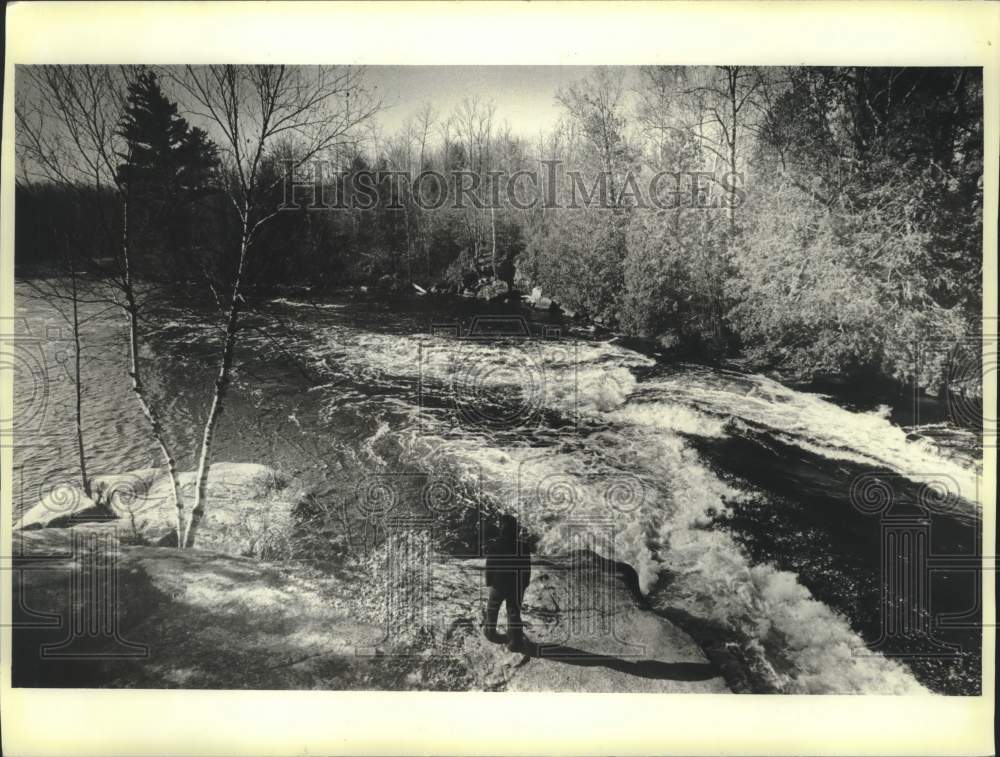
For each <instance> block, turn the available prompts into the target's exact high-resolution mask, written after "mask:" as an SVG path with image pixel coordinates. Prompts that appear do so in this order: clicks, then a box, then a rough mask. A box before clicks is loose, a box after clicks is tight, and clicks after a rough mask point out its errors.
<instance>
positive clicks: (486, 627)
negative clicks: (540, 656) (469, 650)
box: [483, 513, 531, 652]
mask: <svg viewBox="0 0 1000 757" xmlns="http://www.w3.org/2000/svg"><path fill="white" fill-rule="evenodd" d="M530 581H531V547H530V545H529V544H528V541H527V540H526V539H525V538H524V537H523V535H522V533H521V528H520V525H519V524H518V522H517V518H515V517H514V516H513V515H509V514H507V513H504V514H503V515H501V516H500V523H499V527H498V528H496V530H495V532H494V533H493V534H492V538H488V539H487V540H486V585H487V586H488V587H489V590H490V596H489V599H488V600H487V602H486V610H485V612H484V613H483V634H484V635H485V636H486V638H487V639H489V640H490V641H493V642H498V643H499V642H500V641H501V638H500V636H499V635H498V634H497V618H498V617H499V615H500V605H501V604H504V603H506V605H507V648H508V649H510V651H512V652H525V651H526V650H527V648H528V644H527V641H526V640H525V638H524V624H523V622H522V621H521V603H522V601H523V600H524V592H525V591H526V590H527V588H528V584H529V583H530Z"/></svg>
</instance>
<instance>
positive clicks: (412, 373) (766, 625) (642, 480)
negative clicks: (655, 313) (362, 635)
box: [311, 327, 978, 693]
mask: <svg viewBox="0 0 1000 757" xmlns="http://www.w3.org/2000/svg"><path fill="white" fill-rule="evenodd" d="M311 357H312V359H313V360H314V361H315V363H316V364H318V365H320V366H321V367H323V368H326V369H333V368H334V366H336V370H344V371H347V372H348V373H350V374H353V375H354V376H355V378H356V379H358V380H361V381H365V382H368V383H370V384H372V385H375V386H385V387H387V388H391V389H393V390H394V392H395V394H394V396H393V398H392V399H391V404H392V405H393V406H394V409H395V410H396V411H397V413H399V414H401V415H402V416H404V417H406V418H408V419H409V422H407V423H405V424H403V426H402V427H399V428H396V429H394V430H393V433H394V434H396V435H397V437H398V440H399V444H400V447H401V449H402V454H401V461H402V462H404V463H405V464H407V465H413V466H416V467H418V468H421V469H423V470H425V471H427V472H431V473H434V474H437V475H442V474H447V475H448V476H450V477H452V478H453V479H455V480H458V481H462V482H463V483H464V484H465V485H466V486H465V491H467V492H480V495H481V496H485V497H487V498H489V499H490V500H491V501H493V502H494V503H496V504H497V505H498V506H500V507H503V508H506V509H509V510H512V511H516V512H517V513H518V514H519V516H520V517H521V519H522V521H523V522H525V523H526V524H527V525H528V526H529V528H531V530H532V531H533V532H534V533H535V534H536V535H537V536H538V537H539V539H540V549H541V551H542V552H545V551H548V550H551V551H552V552H559V551H562V550H564V549H565V548H566V546H567V545H568V544H569V543H570V542H571V541H572V540H574V539H578V537H579V535H580V533H581V532H584V533H588V532H589V535H590V537H591V538H592V543H593V544H594V545H595V548H596V549H597V550H598V551H602V552H604V553H605V556H607V557H612V558H613V559H616V560H622V561H625V562H627V563H629V564H630V565H632V566H633V567H634V568H635V569H636V571H637V573H638V575H639V580H640V585H641V588H642V590H643V591H644V592H650V591H652V590H653V589H654V588H656V586H657V585H658V582H660V581H661V578H662V577H663V576H664V575H669V576H670V578H671V580H670V592H669V601H670V602H671V603H672V605H673V606H674V607H680V609H683V610H685V611H686V612H689V613H691V614H692V615H694V616H696V617H699V618H706V619H709V620H711V621H714V622H716V623H721V624H724V625H725V626H726V627H728V628H730V629H732V630H733V631H735V632H736V633H737V634H738V636H739V638H742V639H743V640H744V642H743V646H744V649H743V653H744V655H745V657H746V658H747V659H749V660H750V661H751V664H752V665H753V666H755V667H756V669H757V672H758V673H759V674H761V675H764V676H766V678H767V679H768V680H769V682H770V684H771V685H772V686H773V687H774V688H775V689H776V690H779V691H784V692H789V693H922V692H926V691H927V690H926V689H925V688H924V687H923V686H922V685H921V684H920V683H919V682H918V681H917V680H916V679H915V678H914V676H913V675H912V674H911V672H910V671H909V670H908V668H907V667H906V666H904V665H902V664H900V663H899V662H896V661H895V660H892V659H889V658H886V657H884V656H882V655H879V654H874V653H871V652H869V651H868V648H867V647H866V645H865V642H864V640H863V639H862V638H861V637H860V636H859V635H858V634H857V633H855V632H854V631H853V630H852V628H851V625H850V623H849V622H848V619H847V618H845V617H844V616H842V615H840V614H839V613H838V612H836V611H834V610H833V609H831V608H830V607H828V606H827V605H826V604H824V603H823V602H821V601H819V600H818V599H816V598H815V597H814V596H812V594H811V593H810V591H809V590H808V589H807V588H806V587H804V586H803V585H802V584H801V583H800V581H799V580H798V577H797V576H796V575H795V574H794V573H792V572H789V571H783V570H779V569H777V568H776V567H774V566H772V565H769V564H753V563H751V561H750V559H749V558H748V557H747V555H746V553H745V551H744V550H743V549H742V548H741V546H740V545H739V544H738V543H737V542H736V540H735V539H734V537H733V536H732V535H731V534H730V533H728V532H727V531H726V529H724V528H721V527H719V524H720V523H724V522H725V520H726V517H727V515H728V514H729V513H730V511H731V507H732V506H733V505H734V504H736V503H741V502H745V501H746V500H747V498H752V497H755V496H758V495H757V494H756V493H755V492H754V491H752V490H751V489H749V488H747V489H744V488H741V487H740V486H739V484H738V482H731V481H725V480H722V479H721V478H720V477H719V476H718V475H717V474H716V473H714V472H713V471H712V469H711V468H710V467H709V466H708V465H707V464H706V462H705V461H704V460H702V459H701V457H700V455H699V453H698V452H697V451H696V449H695V448H694V446H693V445H692V443H691V441H692V439H693V438H697V437H704V438H721V437H725V436H726V435H728V434H730V433H735V432H738V431H739V429H738V427H734V424H736V425H737V426H738V424H741V423H743V424H752V425H753V426H755V427H763V428H766V429H767V430H768V432H769V433H771V434H772V435H773V436H774V437H775V438H778V439H781V440H784V441H786V442H787V443H790V444H796V445H799V446H800V447H802V448H803V449H807V450H809V451H810V452H813V453H814V454H819V455H822V456H825V457H829V458H832V459H845V460H850V461H852V462H858V463H863V464H866V465H871V466H878V467H880V468H888V469H890V470H892V471H895V472H897V473H898V474H899V475H901V476H905V477H909V478H911V479H912V480H914V481H917V482H920V481H922V480H925V479H926V478H927V473H928V472H929V471H933V472H935V473H940V472H941V471H945V472H946V473H947V475H948V476H950V477H951V478H952V479H954V481H956V482H957V485H958V486H959V487H960V490H961V492H962V495H963V497H964V496H965V494H966V492H970V491H975V484H976V481H977V476H978V471H977V469H976V467H975V464H974V461H971V460H970V461H968V462H966V463H965V464H963V463H962V462H957V461H955V460H954V459H950V458H946V457H944V456H942V455H939V454H937V453H936V451H935V449H934V447H933V445H932V444H930V443H929V442H927V441H926V440H923V439H920V440H915V441H914V440H910V439H908V437H907V433H906V432H905V431H904V430H903V429H901V428H899V427H898V426H895V425H893V424H892V423H891V422H890V421H889V420H888V418H887V417H886V414H885V413H884V412H874V413H856V412H851V411H848V410H845V409H843V408H840V407H838V406H836V405H834V404H833V403H832V402H830V401H828V400H827V399H825V398H823V397H822V396H819V395H815V394H807V393H803V392H797V391H794V390H792V389H789V388H787V387H785V386H783V385H781V384H779V383H778V382H776V381H773V380H771V379H769V378H766V377H764V376H754V375H742V374H736V373H727V372H720V371H714V370H712V369H707V368H702V367H698V366H687V367H685V368H684V370H679V371H677V372H675V373H672V374H667V375H663V374H660V375H655V376H653V377H651V378H648V379H646V380H643V381H640V380H639V379H638V378H637V374H640V373H642V371H643V370H644V369H650V368H652V367H653V366H654V365H655V363H654V361H652V360H651V359H650V358H647V357H645V356H642V355H640V354H638V353H636V352H633V351H631V350H628V349H625V348H623V347H621V346H618V345H616V344H613V343H610V342H586V341H572V340H565V341H558V342H557V341H547V340H542V339H534V340H532V339H526V340H501V341H496V340H476V339H454V338H444V337H420V336H405V335H404V336H400V335H388V334H386V335H383V334H374V333H366V332H362V331H357V330H353V329H346V328H341V327H331V328H330V329H328V330H327V331H326V332H325V333H323V334H322V335H321V337H320V339H319V341H318V343H317V344H316V346H314V347H313V348H312V349H311ZM431 399H433V400H434V401H433V402H430V401H429V400H431ZM552 417H555V418H557V419H559V420H558V421H555V422H554V421H552ZM381 433H385V431H384V430H383V431H382V432H381ZM469 496H470V498H474V496H475V495H469ZM966 499H967V502H966V504H967V505H968V506H970V507H975V502H976V498H975V497H971V496H970V497H967V498H966ZM478 504H479V503H476V502H472V501H470V502H468V503H467V505H468V506H469V507H473V506H477V505H478ZM573 543H577V542H576V541H574V542H573Z"/></svg>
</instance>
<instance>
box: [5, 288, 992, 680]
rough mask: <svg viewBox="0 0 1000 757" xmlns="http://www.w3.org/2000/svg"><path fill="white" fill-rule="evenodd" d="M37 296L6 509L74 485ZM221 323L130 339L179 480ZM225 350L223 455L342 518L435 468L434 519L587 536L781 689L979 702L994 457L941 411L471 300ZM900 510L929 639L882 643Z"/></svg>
mask: <svg viewBox="0 0 1000 757" xmlns="http://www.w3.org/2000/svg"><path fill="white" fill-rule="evenodd" d="M26 294H27V291H26V290H25V289H24V288H23V286H21V285H19V287H18V295H19V297H18V301H17V315H18V317H19V333H20V334H21V339H22V341H21V342H20V346H19V347H18V350H19V352H18V357H17V360H16V368H17V370H18V373H17V376H18V378H17V382H16V385H15V408H16V413H17V415H18V421H17V425H16V428H15V430H16V431H17V432H18V433H19V436H18V439H27V438H32V439H36V440H38V443H37V444H32V445H31V446H30V447H28V446H23V445H19V446H17V447H16V455H15V466H16V473H17V474H18V475H19V476H20V491H21V498H20V502H19V503H18V505H17V506H18V507H24V506H27V505H30V504H31V503H33V502H34V501H35V500H36V499H37V497H38V496H40V495H41V494H43V493H44V492H45V490H46V489H47V487H51V486H53V485H55V484H57V483H60V482H63V481H66V480H67V479H69V480H73V479H74V477H75V476H77V475H78V470H79V469H78V465H77V457H76V452H75V447H74V438H73V430H72V396H73V391H72V390H73V383H72V373H71V372H70V371H69V367H70V365H71V362H70V361H68V360H67V358H68V356H70V355H72V351H71V344H69V343H68V342H67V340H66V337H67V336H68V334H69V332H68V329H67V326H66V323H65V321H63V320H61V319H60V317H59V315H58V314H57V313H56V312H55V311H54V310H52V308H51V307H50V306H49V305H47V304H46V303H44V302H40V301H38V300H35V299H32V298H29V297H27V296H25V295H26ZM85 315H86V316H87V319H88V320H87V321H86V322H85V325H84V351H83V356H84V366H85V367H84V380H83V391H84V404H85V423H84V426H85V432H86V435H87V445H88V453H89V462H90V466H91V469H92V471H93V472H96V473H102V472H112V471H121V470H127V469H132V468H138V467H144V466H148V465H156V464H159V462H160V460H159V458H158V457H157V453H156V448H155V446H154V445H153V444H152V442H151V440H150V438H149V434H148V432H147V430H146V424H145V422H144V420H143V418H142V416H141V414H140V412H139V410H138V408H137V406H136V404H135V402H134V401H133V400H132V399H131V397H130V394H129V389H128V381H127V377H126V376H125V373H124V358H125V352H124V344H125V343H124V340H123V329H122V322H121V319H120V316H119V315H118V313H117V312H116V311H114V310H106V308H104V307H102V306H99V305H88V306H87V307H86V308H85ZM216 320H217V319H216V318H214V317H212V314H210V313H209V312H207V311H201V312H199V311H197V310H195V309H192V308H189V307H185V308H181V307H179V306H177V305H176V303H175V304H173V305H161V306H160V307H158V308H157V309H156V311H155V313H154V314H152V316H151V318H150V321H149V326H148V329H147V333H146V335H145V337H146V338H145V339H144V341H145V342H146V343H147V345H148V346H147V351H146V353H145V358H146V361H147V362H146V365H147V373H148V380H149V382H150V383H151V386H152V388H153V391H154V393H155V394H156V396H157V397H158V402H159V404H160V406H161V407H162V408H163V413H164V415H165V417H166V419H167V425H168V427H169V429H170V435H171V437H172V439H173V440H174V446H175V448H176V449H177V450H178V451H180V452H181V454H180V455H179V457H180V460H179V463H180V465H181V466H182V468H190V467H193V464H194V453H195V441H196V438H197V436H198V435H199V433H200V424H201V422H202V419H203V417H204V415H205V411H206V408H207V403H208V399H209V394H208V393H209V387H210V386H211V381H212V379H213V377H214V371H215V359H214V356H215V354H216V350H217V349H218V343H219V341H220V337H221V331H220V329H219V327H218V326H217V325H214V324H215V323H216ZM239 345H240V346H239V349H238V354H237V365H236V369H235V381H234V389H233V396H232V398H231V400H230V401H229V402H228V403H227V407H226V412H225V413H224V414H223V417H222V421H221V423H220V427H219V431H218V435H217V438H218V441H217V447H216V450H215V459H217V460H232V461H254V462H262V463H265V464H268V465H272V466H274V467H277V468H279V469H281V470H283V471H284V472H286V473H288V474H291V475H295V476H297V477H298V478H299V479H300V480H302V481H303V482H304V483H305V484H307V485H308V486H310V487H311V488H312V489H313V490H314V491H315V492H316V494H317V499H318V500H319V501H327V502H338V503H341V505H342V506H343V507H346V508H348V509H351V510H352V512H355V513H357V512H361V513H364V512H366V511H368V510H371V509H378V508H382V509H385V508H387V507H390V506H392V504H393V500H392V497H393V496H396V495H397V494H398V493H399V492H400V491H402V492H404V496H406V494H405V492H407V491H409V490H408V489H407V487H406V486H405V485H402V486H397V485H396V484H398V483H399V482H400V481H404V480H405V479H406V478H407V477H410V476H414V475H423V476H431V477H433V479H434V480H435V481H436V482H438V486H437V489H436V490H434V496H435V497H436V498H437V499H438V502H437V503H436V505H438V507H436V508H432V511H433V512H442V510H441V507H440V506H442V505H443V506H445V507H446V509H448V510H449V512H450V513H452V515H451V516H449V518H450V521H453V520H454V518H453V514H454V511H455V510H456V509H458V510H462V509H463V508H464V509H472V508H474V507H477V506H479V505H480V504H482V503H483V502H484V501H488V502H489V503H492V504H494V505H496V506H500V507H504V508H517V509H518V510H519V512H520V513H521V517H522V519H523V520H524V521H525V522H526V524H527V525H528V526H529V527H530V528H531V530H532V531H533V533H534V534H535V536H536V537H537V538H538V540H539V549H540V550H541V551H542V552H545V551H552V552H557V551H560V550H564V549H565V548H566V547H567V545H568V544H569V543H571V541H573V540H574V539H577V538H578V537H579V535H580V534H581V533H583V534H585V535H586V534H588V533H589V534H591V535H592V536H593V538H594V539H596V542H595V543H597V544H602V545H603V549H604V550H605V551H607V552H613V556H614V558H615V559H617V560H623V561H625V562H628V563H629V564H631V565H632V566H633V567H634V568H635V569H636V571H637V572H638V575H639V579H640V584H641V588H642V590H643V591H644V592H646V593H647V594H648V596H649V597H650V599H651V602H652V605H653V607H654V608H656V609H658V610H661V611H663V612H674V613H676V611H682V612H683V614H684V615H685V616H686V617H692V618H697V619H699V621H702V622H703V625H704V624H707V625H708V626H710V627H714V628H718V629H722V630H723V631H724V632H725V634H726V635H727V638H730V639H732V640H733V643H734V644H736V645H738V646H739V647H740V653H741V654H742V655H743V657H744V658H745V659H746V660H747V662H748V665H749V666H750V667H751V668H752V669H753V670H754V673H755V675H756V676H757V677H758V679H759V680H763V681H765V682H766V685H767V687H769V688H770V689H773V690H778V691H785V692H790V693H873V692H886V693H909V692H921V691H927V690H930V691H936V692H940V693H949V694H970V693H976V692H978V691H979V687H980V683H979V678H980V640H979V630H978V628H977V623H978V617H979V616H978V611H977V609H976V601H975V598H976V593H977V587H976V582H975V574H974V573H971V572H968V571H964V572H963V571H962V570H960V568H956V567H954V566H953V567H952V568H949V567H948V566H949V565H951V564H952V563H949V560H952V561H953V562H954V561H960V560H961V559H963V558H968V557H969V556H972V555H976V554H978V548H979V525H980V513H979V509H978V501H979V495H978V489H977V485H978V479H979V475H980V470H981V456H982V449H981V445H980V440H979V438H978V437H977V435H976V434H974V433H972V432H969V431H966V430H963V429H960V428H957V427H955V426H953V425H952V424H950V423H948V422H947V419H946V418H945V417H943V416H942V417H941V418H938V419H936V420H937V422H936V423H935V424H934V425H933V426H928V427H927V428H918V429H914V428H911V427H904V426H901V425H899V424H898V422H896V421H895V420H894V416H893V414H892V412H891V411H890V409H889V408H887V407H883V406H877V405H875V406H871V407H864V406H858V405H856V404H855V405H853V406H850V407H848V406H846V405H845V404H842V403H841V404H838V402H836V401H834V400H833V399H831V398H828V397H824V396H821V395H818V394H813V393H807V392H803V391H796V390H793V389H790V388H788V387H786V386H784V385H782V384H780V383H778V382H777V381H774V380H772V379H770V378H767V377H764V376H760V375H747V374H742V373H737V372H733V371H727V370H721V369H718V368H709V367H705V366H701V365H693V364H676V363H669V362H666V361H663V360H660V359H657V358H656V357H655V356H653V357H650V356H648V355H645V354H642V353H640V352H637V351H635V350H632V349H629V348H627V347H626V346H624V344H622V343H620V342H617V341H616V340H613V339H608V338H604V339H600V338H596V337H594V336H593V335H591V334H589V333H588V332H587V331H585V330H580V329H576V330H572V329H571V330H566V329H564V328H561V327H560V325H559V324H558V323H556V322H554V321H552V319H551V318H550V317H549V316H539V315H537V314H535V315H530V316H528V317H525V315H524V313H522V312H520V311H516V310H510V311H506V312H499V311H498V310H497V308H496V306H488V305H485V304H482V303H476V302H472V301H464V302H458V303H456V302H453V301H448V302H444V301H440V300H438V301H435V300H429V299H421V298H410V299H398V300H395V301H388V300H385V299H380V298H378V297H374V296H369V295H366V294H362V293H360V292H353V293H345V294H342V295H339V296H335V297H329V298H325V299H324V300H323V301H321V302H315V303H314V302H307V301H305V300H294V299H286V298H280V299H271V300H267V301H264V302H261V303H259V305H258V307H256V308H255V311H254V312H253V313H251V314H249V315H248V316H247V317H246V318H245V327H244V330H243V332H242V334H241V338H240V343H239ZM39 377H47V380H45V381H39V380H38V378H39ZM393 492H395V494H394V493H393ZM396 504H397V506H398V505H399V503H398V502H397V503H396ZM900 517H906V518H909V520H908V521H907V523H908V524H909V525H908V526H907V527H909V528H916V529H918V530H920V529H923V530H925V531H926V532H927V533H928V534H929V539H930V541H929V549H930V552H931V553H932V555H933V557H932V560H937V561H938V562H937V563H935V566H936V568H935V570H934V572H931V573H929V574H928V575H929V579H928V580H930V582H931V583H930V599H929V600H928V601H927V602H925V603H924V604H922V605H920V606H919V607H915V608H912V609H913V612H914V613H915V615H914V616H913V618H911V619H910V620H911V625H913V624H917V625H920V623H919V621H921V620H926V621H927V623H930V624H931V627H932V628H933V636H934V639H933V640H932V639H928V638H926V634H924V635H921V634H916V635H915V636H914V635H913V634H911V635H910V637H909V638H902V637H901V636H900V635H899V634H898V633H894V629H896V626H889V627H888V628H889V632H888V633H886V632H885V628H886V623H884V622H883V620H884V618H885V617H886V615H887V614H892V613H894V612H902V611H903V610H901V609H900V608H898V607H896V606H895V605H894V604H893V602H892V601H891V600H892V599H893V596H894V595H893V594H892V592H891V591H890V593H889V600H890V601H889V603H888V605H886V606H883V605H882V603H881V597H882V587H883V584H884V583H886V582H887V581H889V580H890V579H889V578H883V576H884V575H885V576H889V573H891V571H892V569H893V568H892V567H891V565H889V567H886V565H887V564H895V563H893V561H892V560H884V559H883V558H884V557H885V555H886V554H887V552H886V548H885V547H884V545H885V544H886V543H887V542H886V538H887V537H886V533H888V531H887V528H889V527H891V526H893V524H894V523H895V524H898V523H901V522H902V521H899V520H898V518H900ZM893 519H896V520H893ZM446 520H447V519H446ZM350 524H351V520H350V518H348V519H347V520H346V526H345V528H346V529H347V530H348V531H350ZM889 531H891V528H889ZM361 537H362V535H361V534H358V533H353V534H351V535H349V536H348V537H347V538H348V540H350V539H352V538H361ZM573 543H576V542H573ZM888 554H889V555H890V557H891V556H892V554H894V553H893V552H892V551H891V550H890V552H889V553H888ZM609 556H611V555H609ZM904 557H905V556H904ZM886 571H889V572H886ZM529 603H530V596H529ZM903 609H906V610H907V611H908V610H909V609H910V608H903ZM970 610H971V612H969V611H970ZM921 613H922V614H921ZM944 613H950V615H948V616H947V617H945V618H944V620H943V622H942V623H938V622H937V621H938V620H941V616H942V614H944ZM893 617H895V616H893ZM880 637H885V638H881V639H880ZM937 642H943V643H945V644H950V645H951V646H950V647H942V646H940V645H939V644H938V643H937ZM876 648H877V649H878V651H872V650H873V649H876Z"/></svg>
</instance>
